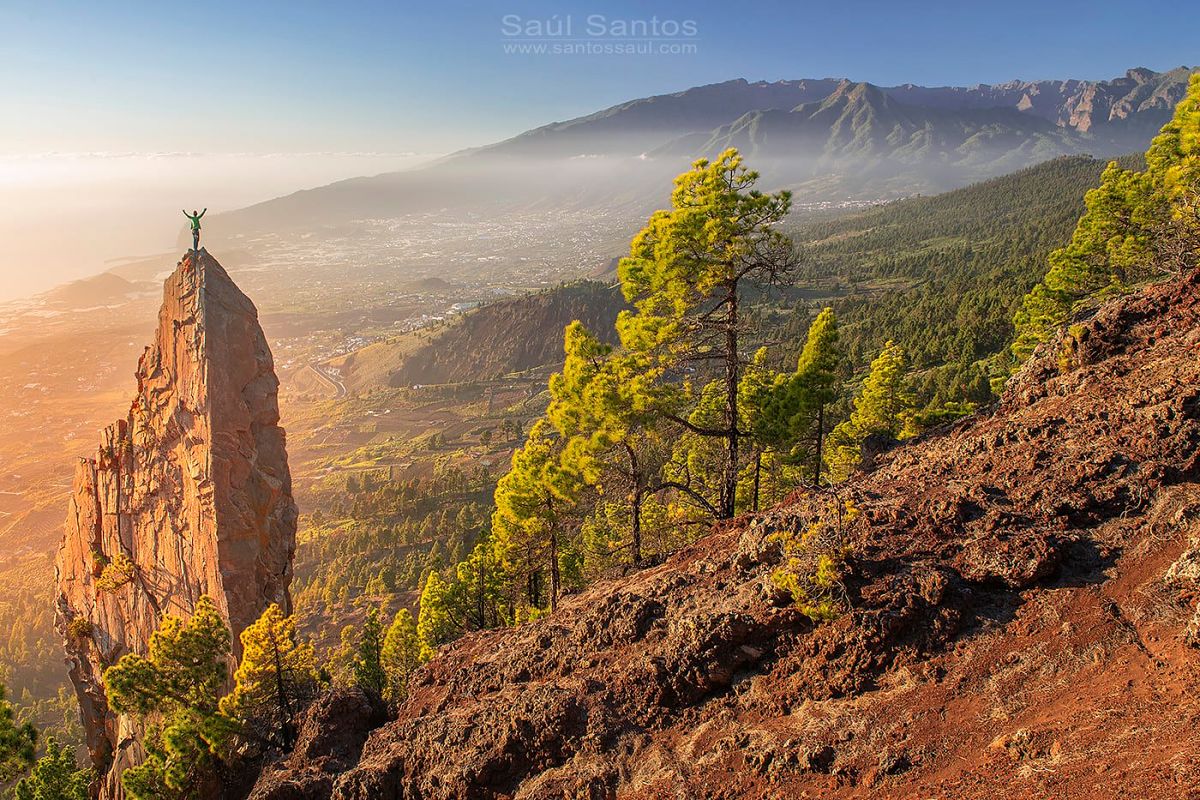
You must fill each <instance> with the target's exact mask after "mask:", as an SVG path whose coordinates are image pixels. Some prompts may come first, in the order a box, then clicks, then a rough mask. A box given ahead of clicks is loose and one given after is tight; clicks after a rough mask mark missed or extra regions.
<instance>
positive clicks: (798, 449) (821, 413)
mask: <svg viewBox="0 0 1200 800" xmlns="http://www.w3.org/2000/svg"><path fill="white" fill-rule="evenodd" d="M841 358H842V354H841V350H840V349H839V347H838V330H837V317H835V316H834V313H833V309H832V308H825V309H823V310H822V311H821V313H820V314H818V315H817V318H816V319H815V320H813V323H812V325H811V326H809V329H808V337H807V338H806V339H805V342H804V350H802V351H801V353H800V358H799V360H798V362H797V364H796V373H795V375H794V377H793V378H792V381H791V394H792V397H793V398H794V399H793V400H792V403H791V408H792V409H794V413H793V416H792V417H791V418H790V419H789V421H788V423H789V429H790V433H791V435H792V437H793V440H794V442H795V443H796V445H797V446H793V458H797V459H804V457H805V451H807V455H808V458H809V459H811V462H812V484H813V486H820V484H821V464H822V459H823V457H824V449H825V412H826V409H827V408H828V406H829V404H830V403H832V402H833V401H834V400H835V399H837V396H838V394H839V392H840V390H841V379H840V376H839V374H838V370H839V366H840V362H841Z"/></svg>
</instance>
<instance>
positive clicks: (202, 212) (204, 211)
mask: <svg viewBox="0 0 1200 800" xmlns="http://www.w3.org/2000/svg"><path fill="white" fill-rule="evenodd" d="M207 213H208V209H207V208H206V209H204V210H203V211H201V212H200V217H203V216H204V215H205V214H207ZM200 217H196V219H200Z"/></svg>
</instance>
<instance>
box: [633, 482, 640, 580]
mask: <svg viewBox="0 0 1200 800" xmlns="http://www.w3.org/2000/svg"><path fill="white" fill-rule="evenodd" d="M631 527H632V529H633V530H632V531H631V538H632V542H631V547H632V548H633V565H634V566H635V567H636V566H638V565H639V564H641V563H642V484H641V482H640V481H634V484H633V524H632V526H631Z"/></svg>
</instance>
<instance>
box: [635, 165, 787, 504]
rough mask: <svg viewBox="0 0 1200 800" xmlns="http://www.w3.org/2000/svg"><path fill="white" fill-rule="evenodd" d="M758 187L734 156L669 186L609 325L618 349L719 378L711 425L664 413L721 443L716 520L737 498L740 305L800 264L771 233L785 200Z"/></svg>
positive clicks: (641, 239)
mask: <svg viewBox="0 0 1200 800" xmlns="http://www.w3.org/2000/svg"><path fill="white" fill-rule="evenodd" d="M757 180H758V173H756V172H753V171H751V170H749V169H747V168H746V167H745V166H744V165H743V163H742V157H741V156H740V155H739V154H738V152H737V151H736V150H732V149H731V150H727V151H725V152H724V153H722V154H721V155H720V156H719V157H718V158H717V159H716V160H715V161H711V162H710V161H708V160H706V159H701V160H699V161H697V162H696V163H695V164H694V165H693V167H692V169H691V170H690V171H688V172H685V173H683V174H682V175H680V176H679V177H678V178H676V179H675V189H674V192H673V193H672V195H671V208H670V209H669V210H663V211H658V212H655V213H654V215H653V216H651V217H650V221H649V222H648V224H647V225H646V227H645V228H644V229H643V230H642V231H641V232H640V233H639V234H638V235H637V236H636V237H635V238H634V240H633V242H632V244H631V245H630V254H629V257H627V258H624V259H622V260H621V262H620V264H619V266H618V274H619V276H620V279H621V287H622V290H623V291H624V293H625V297H626V299H628V300H629V301H630V302H632V303H633V304H634V306H635V308H636V311H635V312H632V313H631V312H624V313H623V314H622V315H621V317H620V319H619V320H618V323H617V325H618V331H619V333H620V336H621V343H622V345H623V346H624V347H625V349H626V350H628V351H630V352H634V353H645V354H650V355H652V356H653V357H654V358H655V359H657V361H658V362H659V363H660V364H661V365H662V366H664V367H666V368H674V369H690V368H703V369H713V370H715V371H717V372H718V373H719V374H720V375H721V378H720V381H721V388H722V393H721V394H722V408H721V417H720V420H719V421H717V422H716V423H714V424H710V425H703V426H702V425H697V424H695V423H694V422H693V421H692V420H691V419H689V417H688V416H687V415H682V414H678V413H674V412H669V411H668V412H665V413H666V415H667V416H668V417H669V418H670V419H672V420H673V421H674V422H675V423H676V424H678V425H680V426H682V427H683V428H685V429H687V430H688V431H690V432H691V433H694V434H696V435H700V436H706V437H712V438H716V439H719V440H720V441H721V442H722V444H723V448H724V463H723V465H722V470H721V479H720V483H719V486H718V492H717V494H718V500H717V504H716V506H715V511H716V514H715V516H717V517H718V518H728V517H732V516H733V514H734V511H735V503H736V497H737V482H738V472H739V469H740V449H741V438H742V431H741V430H740V429H739V424H738V423H739V419H740V415H739V409H738V396H739V386H740V384H741V374H742V369H743V366H744V362H745V354H744V352H743V346H744V344H745V339H746V335H747V333H748V329H749V327H750V324H749V323H750V320H749V318H748V316H746V315H745V314H744V313H743V312H744V309H743V302H744V299H745V297H744V296H745V293H746V292H747V290H748V289H749V288H750V286H752V285H760V286H761V285H768V284H774V283H778V282H782V281H784V280H786V279H787V278H788V276H789V275H790V273H791V272H792V270H793V269H794V268H795V266H796V264H797V261H798V259H797V255H796V250H795V248H794V247H793V245H792V242H791V240H789V239H788V238H787V237H786V236H784V235H783V234H782V233H780V232H779V231H778V230H777V229H776V226H777V225H778V223H780V222H781V221H783V219H784V218H785V217H786V216H787V213H788V210H789V209H790V207H791V195H790V194H789V193H788V192H780V193H778V194H772V195H768V194H763V193H761V192H759V191H758V190H756V189H755V188H754V185H755V183H756V182H757Z"/></svg>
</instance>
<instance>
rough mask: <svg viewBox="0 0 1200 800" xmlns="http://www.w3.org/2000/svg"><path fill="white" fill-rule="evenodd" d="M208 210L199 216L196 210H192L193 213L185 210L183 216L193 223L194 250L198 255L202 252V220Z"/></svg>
mask: <svg viewBox="0 0 1200 800" xmlns="http://www.w3.org/2000/svg"><path fill="white" fill-rule="evenodd" d="M207 211H208V209H207V208H206V209H204V211H201V212H200V213H199V214H197V213H196V209H194V208H193V209H192V213H190V214H189V213H187V209H186V208H185V209H183V215H184V216H185V217H187V218H188V219H190V220H191V221H192V249H193V250H195V251H196V252H197V253H199V252H200V218H201V217H203V216H204V215H205V213H206V212H207Z"/></svg>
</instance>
